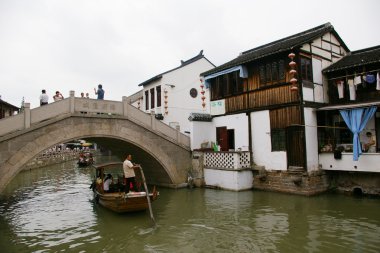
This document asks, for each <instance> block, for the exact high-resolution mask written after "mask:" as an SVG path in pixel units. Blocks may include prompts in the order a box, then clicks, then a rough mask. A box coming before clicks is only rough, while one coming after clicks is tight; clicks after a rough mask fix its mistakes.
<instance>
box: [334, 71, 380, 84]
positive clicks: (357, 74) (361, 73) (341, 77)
mask: <svg viewBox="0 0 380 253" xmlns="http://www.w3.org/2000/svg"><path fill="white" fill-rule="evenodd" d="M376 71H380V69H374V70H368V71H364V72H360V73H355V74H350V75H344V76H339V77H333V78H327V80H329V81H330V80H335V79H343V78H347V77H350V76H359V75H363V74H367V73H371V72H376Z"/></svg>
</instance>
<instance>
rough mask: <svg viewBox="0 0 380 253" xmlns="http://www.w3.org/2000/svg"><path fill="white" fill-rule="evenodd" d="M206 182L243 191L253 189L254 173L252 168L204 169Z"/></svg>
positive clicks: (210, 184) (209, 184)
mask: <svg viewBox="0 0 380 253" xmlns="http://www.w3.org/2000/svg"><path fill="white" fill-rule="evenodd" d="M204 178H205V184H206V185H208V186H215V187H220V188H223V189H227V190H233V191H241V190H248V189H252V186H253V175H252V171H250V170H243V171H232V170H217V169H206V168H205V169H204Z"/></svg>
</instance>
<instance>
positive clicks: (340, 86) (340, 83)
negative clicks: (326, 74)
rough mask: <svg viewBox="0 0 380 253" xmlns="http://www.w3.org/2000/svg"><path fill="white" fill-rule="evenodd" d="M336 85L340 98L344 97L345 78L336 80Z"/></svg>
mask: <svg viewBox="0 0 380 253" xmlns="http://www.w3.org/2000/svg"><path fill="white" fill-rule="evenodd" d="M336 87H337V88H338V96H339V98H343V97H344V81H343V80H338V81H336Z"/></svg>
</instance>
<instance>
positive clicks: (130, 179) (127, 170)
mask: <svg viewBox="0 0 380 253" xmlns="http://www.w3.org/2000/svg"><path fill="white" fill-rule="evenodd" d="M134 167H135V166H134V165H133V163H132V155H130V154H128V155H127V158H126V159H125V161H124V162H123V170H124V177H125V192H126V193H128V192H129V189H130V185H131V184H132V188H133V190H134V191H136V179H135V176H136V175H135V171H134V169H133V168H134Z"/></svg>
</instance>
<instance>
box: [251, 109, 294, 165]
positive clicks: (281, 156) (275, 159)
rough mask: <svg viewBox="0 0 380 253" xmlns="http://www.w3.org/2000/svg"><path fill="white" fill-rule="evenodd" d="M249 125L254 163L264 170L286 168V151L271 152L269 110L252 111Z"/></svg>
mask: <svg viewBox="0 0 380 253" xmlns="http://www.w3.org/2000/svg"><path fill="white" fill-rule="evenodd" d="M251 127H252V153H253V162H254V164H256V165H261V166H265V169H266V170H287V158H286V152H284V151H276V152H272V145H271V136H270V118H269V111H259V112H252V113H251Z"/></svg>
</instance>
